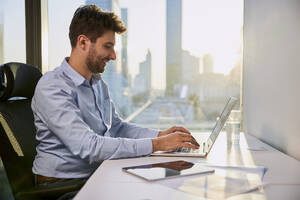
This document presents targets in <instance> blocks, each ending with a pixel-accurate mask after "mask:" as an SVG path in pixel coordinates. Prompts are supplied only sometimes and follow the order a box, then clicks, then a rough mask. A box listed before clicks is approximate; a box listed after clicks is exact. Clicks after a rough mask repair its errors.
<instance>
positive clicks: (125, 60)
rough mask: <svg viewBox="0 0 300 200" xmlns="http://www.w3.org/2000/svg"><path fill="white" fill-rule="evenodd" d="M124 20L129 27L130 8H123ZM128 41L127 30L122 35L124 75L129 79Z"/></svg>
mask: <svg viewBox="0 0 300 200" xmlns="http://www.w3.org/2000/svg"><path fill="white" fill-rule="evenodd" d="M121 16H122V21H123V23H124V24H125V26H126V27H128V9H127V8H121ZM127 43H128V35H127V32H126V33H124V34H123V35H122V62H121V63H122V75H123V76H124V78H125V79H127V80H128V78H129V77H128V55H127V46H128V45H127Z"/></svg>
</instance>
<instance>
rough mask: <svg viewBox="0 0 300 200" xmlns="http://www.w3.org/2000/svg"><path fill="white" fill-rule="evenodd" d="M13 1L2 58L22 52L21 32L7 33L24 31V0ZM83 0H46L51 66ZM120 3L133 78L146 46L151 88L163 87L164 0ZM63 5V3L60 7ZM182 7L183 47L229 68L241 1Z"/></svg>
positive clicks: (65, 50) (219, 68) (220, 68)
mask: <svg viewBox="0 0 300 200" xmlns="http://www.w3.org/2000/svg"><path fill="white" fill-rule="evenodd" d="M3 2H4V5H5V8H6V7H13V5H14V4H15V2H13V1H8V0H4V1H3ZM17 2H20V5H22V6H18V7H14V9H15V10H16V12H13V13H12V12H11V13H9V12H4V33H3V35H4V38H3V41H4V51H5V52H4V61H13V60H16V58H18V59H19V58H22V59H25V57H26V56H25V54H24V52H21V51H22V50H23V49H24V50H25V38H18V40H16V37H14V34H11V33H16V32H19V31H24V32H25V23H24V22H23V21H22V20H21V21H20V19H24V18H21V14H20V13H24V10H23V9H24V2H22V1H17ZM71 2H72V3H71ZM18 4H19V3H18ZM83 4H84V0H82V1H71V0H64V1H59V0H51V1H49V2H48V8H49V11H48V15H49V56H50V57H49V65H50V69H53V68H55V67H56V66H58V65H59V64H60V63H61V61H62V59H63V57H65V56H68V55H69V54H70V44H69V39H68V26H69V23H70V20H71V18H72V15H73V13H74V11H75V9H76V8H77V7H78V6H80V5H83ZM119 4H120V7H121V8H128V33H129V35H128V72H129V74H130V75H131V77H132V79H133V78H134V76H135V75H136V74H137V73H138V66H139V63H140V62H142V61H143V59H144V55H145V54H146V52H147V49H150V50H151V52H152V60H153V61H152V65H153V70H152V74H155V75H156V76H155V77H154V78H153V81H152V86H153V88H156V89H163V88H165V81H166V80H165V76H166V69H165V67H166V53H165V48H166V47H165V39H166V38H165V32H166V5H165V4H166V2H165V1H161V0H153V1H141V0H119ZM66 7H68V9H65V8H66ZM182 9H183V10H182V13H183V14H182V16H183V19H182V20H183V22H182V35H183V36H182V49H183V50H187V51H189V52H190V53H191V55H193V56H197V57H201V56H202V55H204V54H207V53H211V54H212V56H213V57H214V72H217V73H220V72H221V73H225V74H228V73H229V72H230V70H231V68H232V67H233V66H234V63H235V61H236V60H237V57H238V53H237V50H238V47H239V45H240V43H241V41H240V38H241V37H240V32H241V29H242V21H243V14H242V12H243V2H242V1H240V0H231V1H226V2H222V1H219V0H211V1H194V0H189V1H186V0H183V8H182ZM5 10H6V9H5ZM54 12H55V14H54ZM16 13H19V14H16ZM136 16H139V17H136ZM120 17H121V16H120ZM8 20H14V21H17V22H18V23H20V26H15V25H14V27H12V26H11V25H9V21H8ZM17 27H21V30H19V28H18V30H16V28H17ZM22 28H24V30H22ZM5 41H14V43H16V44H15V46H18V47H20V49H19V50H18V51H17V52H16V51H15V49H12V48H10V47H8V46H7V45H8V44H7V43H6V42H5ZM117 45H118V44H117ZM116 48H117V47H116ZM20 53H23V55H20Z"/></svg>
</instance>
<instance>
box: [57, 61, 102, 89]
mask: <svg viewBox="0 0 300 200" xmlns="http://www.w3.org/2000/svg"><path fill="white" fill-rule="evenodd" d="M69 59H70V58H69V57H66V58H65V59H64V60H63V62H62V64H61V66H62V68H63V71H64V72H66V75H67V76H68V77H69V78H70V79H72V81H73V82H74V84H75V85H76V86H79V85H81V84H84V83H85V82H87V80H86V79H85V78H84V77H83V76H82V75H81V74H79V73H78V72H77V71H75V70H74V69H73V68H72V67H71V66H70V65H69V63H68V61H69ZM100 79H101V75H100V74H93V75H92V84H95V83H97V82H98V81H99V80H100Z"/></svg>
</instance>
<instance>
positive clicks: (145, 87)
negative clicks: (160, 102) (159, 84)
mask: <svg viewBox="0 0 300 200" xmlns="http://www.w3.org/2000/svg"><path fill="white" fill-rule="evenodd" d="M151 66H152V56H151V52H150V50H149V49H148V52H147V55H146V59H145V61H143V62H141V63H140V73H139V74H138V75H137V76H136V78H135V81H134V88H133V94H146V95H149V94H150V91H151Z"/></svg>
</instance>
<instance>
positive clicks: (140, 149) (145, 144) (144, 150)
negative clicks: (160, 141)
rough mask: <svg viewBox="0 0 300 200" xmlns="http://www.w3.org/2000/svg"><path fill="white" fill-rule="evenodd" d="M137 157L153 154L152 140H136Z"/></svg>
mask: <svg viewBox="0 0 300 200" xmlns="http://www.w3.org/2000/svg"><path fill="white" fill-rule="evenodd" d="M136 147H137V149H136V150H137V156H146V155H150V154H151V153H152V152H153V146H152V139H151V138H144V139H137V145H136Z"/></svg>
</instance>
